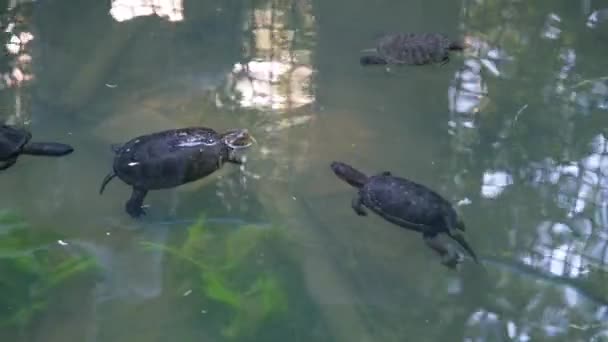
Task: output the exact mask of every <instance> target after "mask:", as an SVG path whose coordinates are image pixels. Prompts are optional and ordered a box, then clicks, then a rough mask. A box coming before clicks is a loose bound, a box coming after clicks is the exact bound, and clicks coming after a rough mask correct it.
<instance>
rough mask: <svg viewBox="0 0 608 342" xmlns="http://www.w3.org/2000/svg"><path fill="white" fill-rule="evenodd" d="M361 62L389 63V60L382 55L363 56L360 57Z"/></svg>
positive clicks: (362, 63)
mask: <svg viewBox="0 0 608 342" xmlns="http://www.w3.org/2000/svg"><path fill="white" fill-rule="evenodd" d="M359 63H361V65H386V64H388V62H387V60H386V59H384V58H382V57H380V56H373V55H369V56H361V58H360V59H359Z"/></svg>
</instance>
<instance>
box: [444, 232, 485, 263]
mask: <svg viewBox="0 0 608 342" xmlns="http://www.w3.org/2000/svg"><path fill="white" fill-rule="evenodd" d="M448 236H449V237H451V238H452V239H453V240H454V241H456V242H458V244H460V246H462V248H464V250H465V251H467V253H469V255H470V256H471V258H473V260H474V261H475V262H476V263H478V264H479V260H478V259H477V255H476V254H475V252H474V251H473V248H471V246H469V244H468V243H467V241H466V240H465V239H464V237H463V236H462V235H460V234H459V233H452V232H449V231H448Z"/></svg>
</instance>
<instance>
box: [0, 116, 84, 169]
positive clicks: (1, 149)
mask: <svg viewBox="0 0 608 342" xmlns="http://www.w3.org/2000/svg"><path fill="white" fill-rule="evenodd" d="M31 138H32V134H31V133H30V132H28V131H26V130H24V129H21V128H16V127H13V126H7V125H2V126H0V170H4V169H7V168H9V167H11V166H12V165H13V164H15V163H16V162H17V158H18V157H19V155H21V154H29V155H35V156H51V157H60V156H64V155H66V154H70V153H72V152H73V151H74V149H73V148H72V146H70V145H65V144H59V143H54V142H30V139H31Z"/></svg>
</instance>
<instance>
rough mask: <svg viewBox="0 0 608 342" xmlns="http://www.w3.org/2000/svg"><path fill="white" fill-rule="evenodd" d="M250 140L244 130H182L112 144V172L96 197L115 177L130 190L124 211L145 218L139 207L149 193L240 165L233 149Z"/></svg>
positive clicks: (242, 145) (239, 159) (103, 182)
mask: <svg viewBox="0 0 608 342" xmlns="http://www.w3.org/2000/svg"><path fill="white" fill-rule="evenodd" d="M254 141H255V140H254V138H253V137H252V136H251V135H250V134H249V132H248V131H247V130H246V129H231V130H227V131H225V132H223V133H218V132H216V131H215V130H213V129H211V128H207V127H186V128H178V129H172V130H166V131H160V132H156V133H151V134H147V135H142V136H138V137H136V138H133V139H131V140H129V141H128V142H126V143H125V144H123V145H113V146H112V149H113V151H114V153H115V157H114V164H113V170H112V171H111V172H110V173H109V174H108V175H107V176H106V177H105V178H104V179H103V181H102V184H101V188H100V189H99V194H100V195H101V194H103V191H104V189H105V187H106V185H107V184H108V183H109V182H110V181H111V180H112V179H113V178H114V177H116V176H118V177H119V178H120V179H121V180H122V181H123V182H125V183H126V184H128V185H130V186H131V187H132V188H133V190H132V193H131V198H130V199H129V200H128V201H127V202H126V205H125V211H126V212H127V214H129V215H130V216H131V217H133V218H138V217H140V216H142V215H145V214H146V212H145V210H144V209H143V208H142V205H143V201H144V198H145V196H146V194H147V193H148V191H149V190H158V189H168V188H173V187H177V186H179V185H182V184H185V183H189V182H193V181H196V180H198V179H201V178H203V177H206V176H208V175H210V174H212V173H213V172H215V171H216V170H218V169H220V168H221V167H222V165H223V164H224V163H226V162H229V163H233V164H242V162H243V161H242V158H240V157H239V155H238V153H237V152H236V151H237V150H241V149H244V148H247V147H249V146H250V145H252V144H253V142H254Z"/></svg>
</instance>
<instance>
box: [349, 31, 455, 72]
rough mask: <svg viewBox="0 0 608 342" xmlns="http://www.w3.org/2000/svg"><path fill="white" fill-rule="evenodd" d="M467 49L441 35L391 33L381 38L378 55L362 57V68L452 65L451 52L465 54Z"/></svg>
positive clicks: (375, 50) (376, 53)
mask: <svg viewBox="0 0 608 342" xmlns="http://www.w3.org/2000/svg"><path fill="white" fill-rule="evenodd" d="M463 49H464V45H463V44H461V43H459V42H454V41H452V40H450V39H449V38H447V37H446V36H444V35H443V34H441V33H390V34H386V35H384V36H382V37H380V38H379V39H378V40H377V42H376V48H375V49H368V50H364V51H366V52H369V51H373V52H374V54H372V55H366V56H362V57H361V58H360V60H359V62H360V63H361V65H384V64H412V65H423V64H431V63H441V64H445V63H447V62H449V60H450V56H449V52H450V51H451V50H463Z"/></svg>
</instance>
